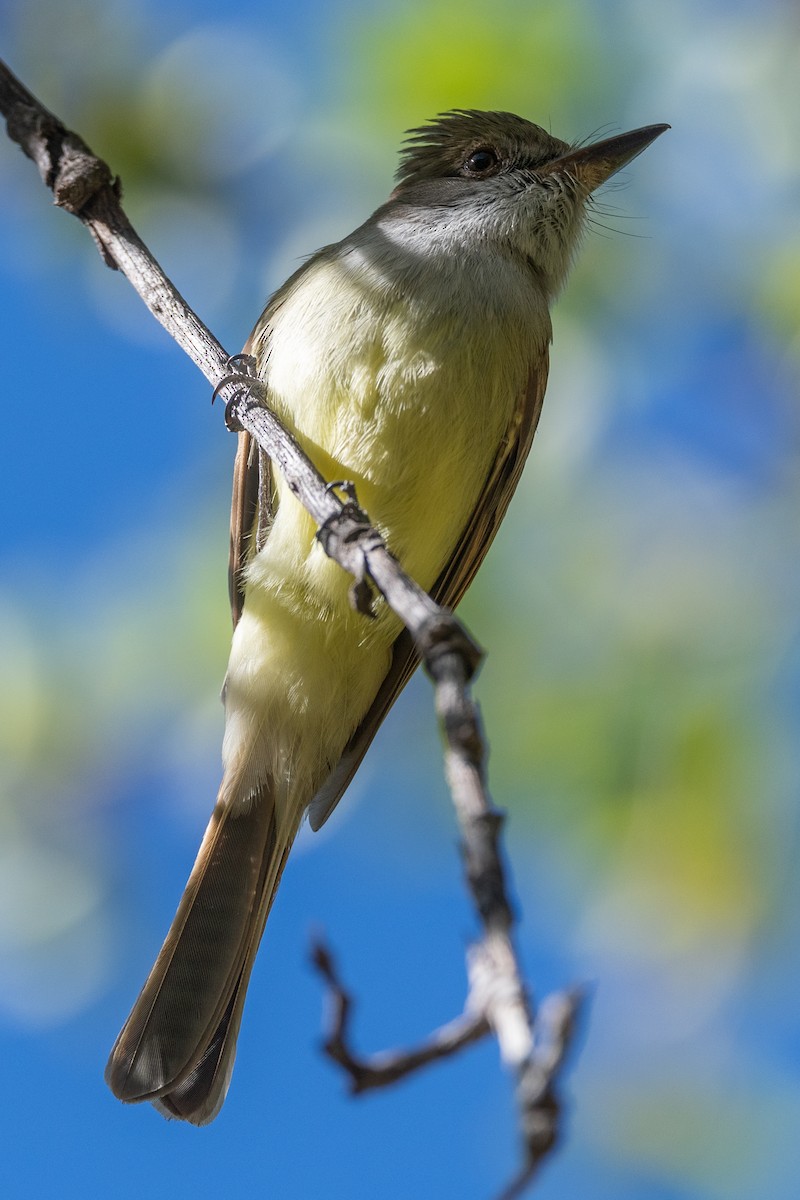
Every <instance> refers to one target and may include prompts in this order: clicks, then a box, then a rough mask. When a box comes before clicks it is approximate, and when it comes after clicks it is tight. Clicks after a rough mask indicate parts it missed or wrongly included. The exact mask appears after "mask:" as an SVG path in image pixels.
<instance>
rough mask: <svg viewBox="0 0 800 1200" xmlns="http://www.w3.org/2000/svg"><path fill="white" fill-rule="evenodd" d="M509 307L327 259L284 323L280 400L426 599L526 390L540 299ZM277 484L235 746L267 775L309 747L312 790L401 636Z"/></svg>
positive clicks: (317, 458) (303, 280)
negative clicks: (366, 604)
mask: <svg viewBox="0 0 800 1200" xmlns="http://www.w3.org/2000/svg"><path fill="white" fill-rule="evenodd" d="M356 266H357V264H356ZM473 292H474V285H473ZM531 303H533V301H531ZM508 307H509V308H510V309H511V312H510V313H508V312H503V313H502V314H498V313H497V312H496V311H494V310H493V309H492V306H491V304H488V303H486V304H484V303H481V302H478V303H475V302H472V303H467V304H458V303H456V304H442V303H441V298H440V297H437V296H435V295H431V294H426V292H425V291H424V290H422V291H420V289H416V290H415V292H414V295H413V298H409V297H408V296H407V295H404V294H403V292H402V291H401V290H399V289H397V288H393V287H390V286H388V284H387V281H386V280H383V279H381V278H380V277H379V276H376V273H375V272H374V271H373V270H372V269H370V270H361V271H359V270H358V269H355V270H354V269H353V264H352V263H348V264H343V263H342V262H340V261H336V260H332V259H327V258H323V259H321V260H319V261H318V262H316V263H314V264H312V265H311V266H310V268H309V269H308V270H307V271H306V272H305V273H304V274H303V275H302V276H301V277H300V279H299V282H298V283H297V284H296V285H295V286H294V287H293V288H291V289H290V290H289V292H288V294H286V295H284V296H283V297H282V298H281V303H280V304H279V305H278V307H277V309H276V311H275V313H274V315H273V318H272V331H271V337H270V340H269V354H268V360H267V363H266V368H265V374H266V379H267V382H268V386H269V395H270V402H271V404H272V405H273V406H274V408H275V410H276V412H277V413H278V415H279V416H280V417H281V418H282V419H283V420H284V421H285V422H286V423H287V424H288V426H289V427H290V428H291V429H292V431H293V432H294V433H295V434H296V436H297V437H298V438H299V440H300V442H301V444H302V445H303V446H304V448H305V449H306V451H307V452H308V453H309V455H310V457H311V458H312V459H313V461H314V463H315V464H316V466H317V467H318V469H319V470H320V471H321V472H322V474H323V475H324V476H325V477H326V478H327V479H333V480H349V481H351V482H353V483H354V484H355V485H356V488H357V493H358V498H359V501H360V502H361V504H362V506H363V507H364V508H365V509H366V511H367V512H368V513H369V515H370V517H371V518H372V520H373V521H374V522H375V523H376V524H377V525H378V526H379V528H380V529H381V531H382V532H383V533H384V535H385V536H386V538H387V541H388V544H389V547H390V549H391V550H392V551H393V552H394V553H395V554H397V555H398V557H399V558H400V559H401V561H402V562H403V565H404V566H405V567H406V569H407V570H408V571H409V573H410V574H411V575H412V576H413V577H414V578H415V579H417V581H418V582H419V583H420V584H421V585H422V586H423V587H426V588H428V587H430V586H431V585H432V583H433V582H434V580H435V579H436V577H437V576H438V575H439V574H440V572H441V570H442V569H443V567H444V565H445V564H446V562H447V560H448V558H449V557H450V554H451V553H452V550H453V547H454V545H455V543H456V541H457V539H458V537H459V535H460V533H461V531H462V530H463V528H464V526H465V524H466V522H467V520H468V518H469V515H470V514H471V512H472V510H473V508H474V507H475V504H476V502H477V498H478V495H479V491H480V488H481V486H482V484H483V482H484V480H485V478H486V476H487V474H488V472H489V469H490V467H491V464H492V462H493V460H494V458H495V455H496V453H497V449H498V446H499V444H500V442H501V439H502V437H503V434H504V432H505V430H506V428H507V427H508V424H509V422H510V420H511V417H512V414H513V413H514V411H515V408H516V405H517V404H518V403H519V401H520V398H521V396H522V394H523V393H524V389H525V386H526V382H527V377H528V373H529V370H530V365H531V359H532V355H533V353H534V349H533V347H532V345H531V340H530V337H529V335H528V332H527V328H528V327H529V326H530V324H531V323H532V314H531V313H530V312H526V306H525V304H516V305H510V306H508ZM456 311H457V312H458V313H459V316H458V319H456V318H455V317H454V315H453V314H454V312H456ZM526 323H527V324H526ZM276 486H277V493H278V505H277V512H276V516H275V520H274V524H273V527H272V529H271V532H270V534H269V537H268V539H267V542H266V545H265V546H264V547H263V549H262V550H261V551H260V552H259V554H258V555H257V556H256V557H255V558H254V560H253V561H252V562H251V564H250V566H249V568H248V572H247V587H246V596H245V605H244V614H243V616H242V619H241V621H240V623H239V626H238V627H237V631H236V634H235V637H234V645H233V650H232V655H231V663H230V668H229V683H228V711H229V726H230V735H229V737H228V738H227V739H226V741H227V743H228V752H229V753H230V754H235V753H236V746H240V745H242V744H244V743H247V744H250V745H253V744H259V745H260V744H261V743H262V742H263V744H264V746H265V749H264V751H263V753H264V754H265V755H266V756H267V759H268V761H267V762H266V764H264V763H256V767H255V768H254V769H257V770H260V769H262V768H263V766H264V765H266V766H267V767H268V768H269V769H270V771H272V772H273V774H275V773H276V772H277V773H278V774H280V773H281V772H283V773H284V774H285V775H286V777H287V779H288V778H289V776H296V774H297V762H296V760H297V756H298V753H299V751H298V747H299V746H301V745H302V747H303V748H302V755H303V756H304V761H305V762H306V766H307V768H308V771H309V772H310V775H309V778H310V779H311V780H312V783H313V780H314V779H315V778H317V777H319V776H321V777H324V774H325V772H326V770H328V769H330V766H331V765H333V763H335V761H336V759H337V758H338V756H339V754H340V753H341V750H342V748H343V746H344V744H345V743H346V741H347V738H348V737H349V736H350V734H351V733H352V731H353V729H354V728H355V726H356V725H357V724H358V722H359V720H360V719H361V717H362V716H363V714H364V713H365V711H366V710H367V708H368V707H369V704H370V703H371V700H372V698H373V696H374V694H375V692H376V690H377V688H378V686H379V685H380V682H381V680H382V679H383V677H384V675H385V673H386V671H387V669H388V665H389V659H390V647H391V644H392V642H393V640H394V638H395V637H396V635H397V632H398V630H399V625H398V622H397V620H396V618H394V617H393V615H392V614H391V613H390V612H388V610H386V607H385V605H383V606H381V608H380V611H379V618H378V620H376V621H371V622H370V621H367V620H365V619H364V617H363V616H361V615H359V614H356V613H354V612H353V611H352V609H351V607H350V605H349V602H348V597H347V592H348V588H349V586H350V582H351V581H350V580H349V578H348V577H347V576H345V574H344V572H342V570H341V569H340V568H339V567H338V566H337V565H336V564H335V563H333V562H331V561H330V560H329V559H328V558H326V556H325V554H324V552H323V551H322V549H321V547H320V546H319V545H318V543H317V542H316V540H315V536H314V535H315V527H314V525H313V522H312V521H311V519H310V517H308V515H307V514H306V512H305V511H304V510H303V509H302V507H301V506H300V504H299V503H298V502H297V501H296V500H295V498H294V497H293V496H292V495H291V493H290V492H289V490H288V488H287V487H286V485H285V484H284V483H283V481H282V480H281V479H280V478H278V480H277V481H276ZM235 730H238V732H236V731H235ZM267 743H269V744H268V745H267ZM259 755H260V752H259ZM257 757H258V756H257ZM312 760H313V761H312ZM308 798H310V797H308Z"/></svg>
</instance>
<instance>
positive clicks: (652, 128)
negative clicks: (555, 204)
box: [539, 125, 670, 194]
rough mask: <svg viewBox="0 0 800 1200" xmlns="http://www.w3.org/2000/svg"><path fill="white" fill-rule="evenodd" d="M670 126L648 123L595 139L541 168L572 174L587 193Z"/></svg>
mask: <svg viewBox="0 0 800 1200" xmlns="http://www.w3.org/2000/svg"><path fill="white" fill-rule="evenodd" d="M669 128H670V126H669V125H645V126H643V128H641V129H632V130H631V132H630V133H619V134H617V135H616V136H615V137H610V138H604V140H603V141H602V142H594V143H593V144H592V145H591V146H581V147H580V148H579V149H578V150H570V151H568V153H567V154H562V155H561V156H560V157H559V158H554V159H553V160H552V162H549V163H547V165H546V166H545V167H544V168H542V167H540V168H539V171H542V170H544V171H547V172H548V173H549V172H551V171H552V172H558V173H559V174H560V173H562V172H563V173H568V174H570V175H573V176H574V177H575V178H577V180H578V182H579V183H580V184H581V186H582V187H584V188H585V189H586V192H587V194H588V193H589V192H593V191H594V190H595V188H599V187H600V184H601V183H605V182H606V180H607V179H610V178H611V176H612V175H615V174H616V172H617V171H619V170H620V169H621V168H622V167H625V166H627V164H628V163H629V162H630V161H631V159H634V158H636V156H637V154H641V153H642V151H643V150H646V149H647V147H648V146H649V145H650V143H651V142H654V141H655V140H656V138H657V137H660V136H661V134H662V133H663V132H664V131H665V130H666V129H669Z"/></svg>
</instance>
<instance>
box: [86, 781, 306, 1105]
mask: <svg viewBox="0 0 800 1200" xmlns="http://www.w3.org/2000/svg"><path fill="white" fill-rule="evenodd" d="M224 794H225V793H224V789H223V790H222V791H221V792H220V797H222V796H223V795H224ZM283 824H284V823H283V822H279V820H278V816H277V810H276V804H275V796H274V787H273V785H272V782H271V781H269V780H268V781H267V782H266V783H264V784H261V785H260V786H259V787H258V788H257V789H256V790H255V791H254V792H253V794H252V795H251V796H250V797H249V798H248V800H247V801H246V802H244V803H242V802H239V803H231V802H230V800H229V799H228V797H227V796H226V798H225V799H224V800H223V799H219V800H218V801H217V804H216V807H215V809H214V812H213V813H212V816H211V820H210V821H209V824H208V828H207V829H206V833H205V836H204V838H203V842H202V844H201V846H200V850H199V852H198V855H197V860H196V861H195V864H194V867H193V869H192V873H191V875H190V877H189V882H188V883H187V885H186V890H185V892H184V894H183V897H182V899H181V902H180V905H179V906H178V911H177V913H176V914H175V919H174V921H173V922H172V927H171V928H170V931H169V933H168V934H167V939H166V941H165V942H164V945H163V947H162V949H161V953H160V954H159V956H158V958H157V959H156V963H155V966H154V967H153V969H152V971H151V972H150V975H149V977H148V979H147V982H146V983H145V985H144V987H143V988H142V991H141V994H140V996H139V998H138V1000H137V1001H136V1003H135V1004H134V1006H133V1010H132V1011H131V1014H130V1016H129V1017H128V1020H127V1021H126V1022H125V1025H124V1026H123V1029H122V1032H121V1033H120V1035H119V1037H118V1038H117V1041H116V1043H115V1045H114V1048H113V1050H112V1051H111V1055H110V1057H109V1060H108V1065H107V1067H106V1082H107V1083H108V1086H109V1087H110V1088H111V1090H112V1092H113V1093H114V1095H115V1096H117V1097H118V1098H119V1099H120V1100H125V1101H128V1102H134V1101H138V1100H151V1101H153V1103H154V1104H155V1106H156V1107H157V1108H158V1109H159V1110H160V1111H161V1112H162V1113H164V1115H165V1116H170V1117H179V1118H181V1119H182V1120H184V1121H190V1122H191V1123H192V1124H194V1125H205V1124H207V1123H208V1122H209V1121H212V1120H213V1119H214V1117H215V1116H216V1115H217V1113H218V1112H219V1110H220V1107H221V1105H222V1102H223V1100H224V1099H225V1094H226V1092H227V1090H228V1084H229V1083H230V1077H231V1073H232V1071H233V1061H234V1057H235V1054H236V1039H237V1036H238V1033H239V1025H240V1023H241V1017H242V1009H243V1007H244V998H245V993H246V991H247V984H248V982H249V979H250V971H251V969H252V966H253V960H254V959H255V955H256V950H257V949H258V944H259V942H260V941H261V935H262V933H263V932H264V925H265V923H266V920H267V916H268V914H269V910H270V908H271V906H272V901H273V898H274V896H275V892H276V890H277V887H278V883H279V882H280V877H281V873H282V871H283V867H284V864H285V862H286V857H287V855H288V852H289V849H290V847H291V844H292V841H293V840H294V836H295V833H296V831H297V822H295V823H294V824H293V825H292V826H291V827H290V828H283V827H282V826H283Z"/></svg>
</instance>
